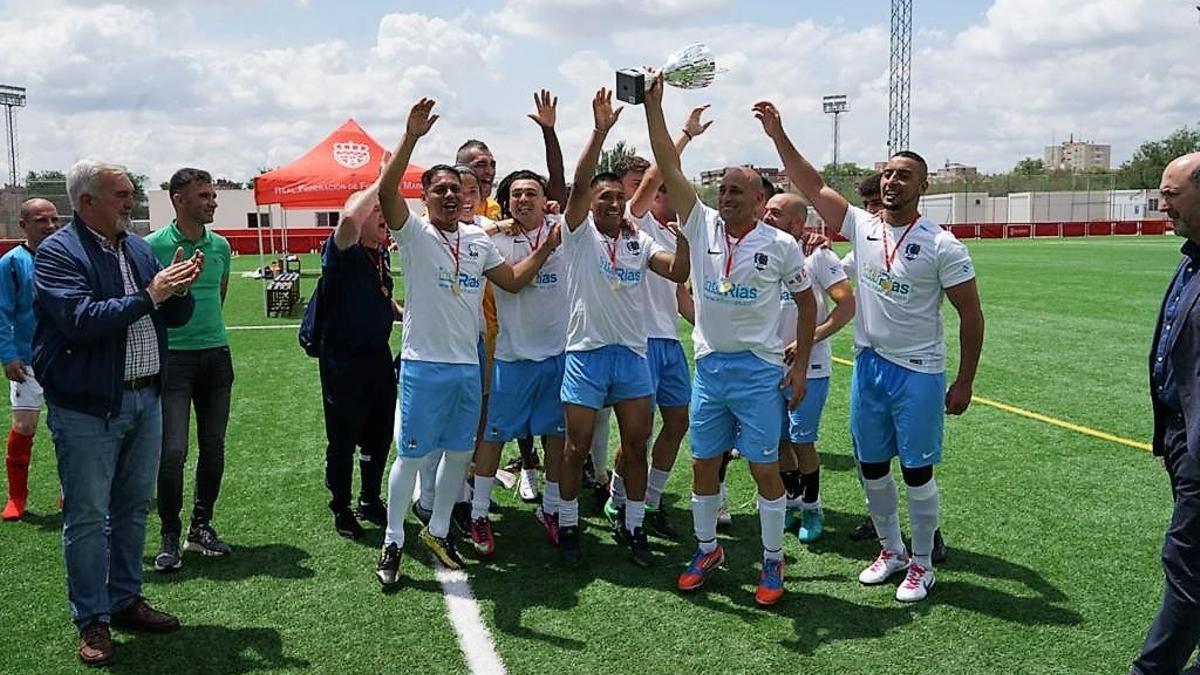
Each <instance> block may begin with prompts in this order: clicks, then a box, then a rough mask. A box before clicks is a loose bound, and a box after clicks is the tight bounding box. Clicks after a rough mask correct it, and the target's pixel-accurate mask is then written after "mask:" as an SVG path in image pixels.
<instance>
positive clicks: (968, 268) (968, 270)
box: [962, 262, 972, 274]
mask: <svg viewBox="0 0 1200 675" xmlns="http://www.w3.org/2000/svg"><path fill="white" fill-rule="evenodd" d="M962 271H963V274H970V273H971V271H972V266H971V263H969V262H967V263H963V266H962Z"/></svg>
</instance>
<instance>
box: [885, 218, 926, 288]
mask: <svg viewBox="0 0 1200 675" xmlns="http://www.w3.org/2000/svg"><path fill="white" fill-rule="evenodd" d="M920 219H921V214H919V213H918V214H917V217H916V218H915V219H914V220H913V221H912V222H911V223H909V224H908V227H906V228H904V233H903V234H901V235H900V239H899V240H898V241H897V242H896V248H894V249H892V250H891V252H890V253H889V252H888V235H887V231H888V227H887V223H883V224H882V227H883V229H882V231H881V232H880V237H881V238H882V239H883V266H884V267H885V268H887V273H888V274H891V273H892V261H894V260H895V259H896V254H897V253H899V252H900V246H901V245H902V244H903V243H904V239H905V237H907V236H908V233H909V232H912V229H913V226H914V225H916V224H917V221H918V220H920ZM880 222H881V223H882V221H880Z"/></svg>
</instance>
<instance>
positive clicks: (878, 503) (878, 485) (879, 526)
mask: <svg viewBox="0 0 1200 675" xmlns="http://www.w3.org/2000/svg"><path fill="white" fill-rule="evenodd" d="M863 487H864V488H866V490H867V511H869V512H870V514H871V522H873V523H875V533H876V534H877V535H879V544H880V545H881V546H883V548H885V549H887V550H889V551H893V552H895V553H899V554H901V555H904V554H905V553H907V551H906V550H905V548H904V540H903V539H901V538H900V495H899V494H898V493H897V492H896V482H895V481H893V480H892V474H890V473H889V474H888V475H886V476H884V477H883V478H866V479H864V480H863Z"/></svg>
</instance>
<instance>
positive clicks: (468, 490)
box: [455, 474, 475, 502]
mask: <svg viewBox="0 0 1200 675" xmlns="http://www.w3.org/2000/svg"><path fill="white" fill-rule="evenodd" d="M463 476H466V474H463ZM474 494H475V489H474V488H472V487H471V484H470V483H468V482H467V481H466V479H465V478H464V479H463V482H462V486H461V487H459V489H458V499H456V500H455V501H458V502H469V501H471V497H472V496H474Z"/></svg>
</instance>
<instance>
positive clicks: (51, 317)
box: [33, 214, 195, 419]
mask: <svg viewBox="0 0 1200 675" xmlns="http://www.w3.org/2000/svg"><path fill="white" fill-rule="evenodd" d="M120 246H121V250H122V251H123V253H124V255H125V260H126V262H128V264H129V267H130V271H131V272H132V273H133V278H134V281H135V282H136V284H137V287H138V288H139V289H141V290H139V291H138V292H137V293H133V294H127V293H125V282H124V279H123V277H122V276H121V268H120V265H118V264H117V259H116V257H115V256H113V255H111V254H109V253H106V252H105V251H104V250H103V249H102V248H101V247H100V242H98V241H96V237H95V236H94V235H93V234H92V233H91V232H89V231H88V230H87V226H86V225H85V224H84V223H83V221H82V220H80V218H79V216H78V214H76V215H75V217H74V218H73V219H72V220H71V222H70V223H68V224H67V225H66V226H64V227H62V228H61V229H59V230H58V231H57V232H55V233H54V234H52V235H50V236H49V237H47V238H46V239H45V240H43V241H42V243H41V244H39V245H38V247H37V252H36V253H35V255H34V262H33V297H34V300H33V312H34V317H35V319H36V326H35V328H34V332H33V372H34V375H35V376H36V377H37V379H38V382H39V383H40V384H41V385H42V388H43V389H44V391H45V394H46V400H47V401H49V402H50V403H52V404H54V405H57V406H61V407H63V408H67V409H69V410H75V411H77V412H82V413H85V414H88V415H95V416H97V417H103V418H105V419H109V418H112V417H115V416H116V415H118V414H120V412H121V399H122V395H123V393H124V387H125V383H124V376H125V333H126V330H127V329H128V328H129V326H130V325H131V324H132V323H133V322H134V321H137V320H138V319H140V318H141V317H143V316H145V315H147V314H149V315H150V318H151V320H152V321H153V323H154V332H155V334H156V335H157V337H158V355H159V364H160V366H159V367H160V370H159V381H160V382H161V381H162V376H163V375H165V371H166V365H167V359H166V356H167V331H166V328H167V327H168V326H170V327H172V328H174V327H177V326H182V325H184V324H186V323H187V322H188V321H189V320H190V319H191V318H192V309H193V308H194V306H195V301H194V299H193V298H192V294H191V292H188V294H187V295H183V296H175V297H172V298H170V299H169V300H167V301H166V302H164V303H163V304H162V305H160V306H159V307H158V309H155V307H154V301H153V300H151V299H150V293H149V292H147V291H146V287H147V286H149V285H150V281H151V280H152V279H153V278H154V275H155V274H158V272H159V270H161V269H162V265H160V264H159V262H158V258H156V257H154V252H153V251H152V250H151V249H150V245H149V244H147V243H146V242H145V240H143V239H142V238H141V237H139V236H137V235H132V234H131V235H127V236H124V237H122V238H121V242H120Z"/></svg>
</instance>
